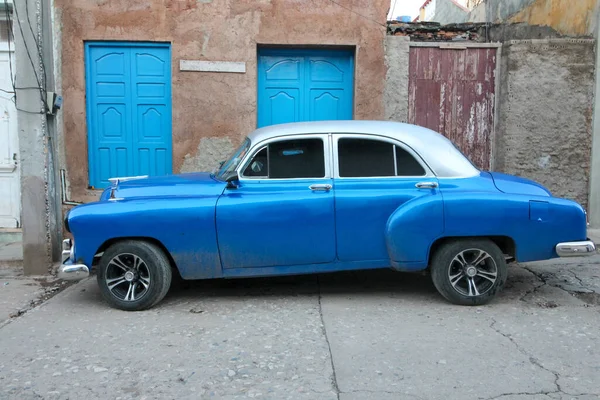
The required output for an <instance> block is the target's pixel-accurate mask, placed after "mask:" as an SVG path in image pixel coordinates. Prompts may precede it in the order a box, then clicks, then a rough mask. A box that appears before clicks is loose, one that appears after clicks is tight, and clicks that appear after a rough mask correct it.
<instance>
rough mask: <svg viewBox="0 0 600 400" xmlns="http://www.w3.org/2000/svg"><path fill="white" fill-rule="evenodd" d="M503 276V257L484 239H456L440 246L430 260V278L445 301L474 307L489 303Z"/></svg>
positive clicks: (501, 283) (500, 285)
mask: <svg viewBox="0 0 600 400" xmlns="http://www.w3.org/2000/svg"><path fill="white" fill-rule="evenodd" d="M506 277H507V266H506V260H505V258H504V254H503V253H502V251H501V250H500V248H498V246H497V245H496V244H495V243H494V242H492V241H490V240H487V239H459V240H453V241H451V242H447V243H444V244H442V245H441V246H440V247H439V248H438V249H437V250H436V252H435V254H433V257H432V260H431V278H432V280H433V284H434V285H435V287H436V289H437V290H438V292H440V294H441V295H442V296H444V297H445V298H446V300H448V301H450V302H451V303H454V304H458V305H470V306H478V305H482V304H485V303H487V302H489V301H490V300H492V299H493V298H494V297H495V296H496V294H497V293H498V292H499V291H500V290H501V289H502V287H503V286H504V283H505V282H506Z"/></svg>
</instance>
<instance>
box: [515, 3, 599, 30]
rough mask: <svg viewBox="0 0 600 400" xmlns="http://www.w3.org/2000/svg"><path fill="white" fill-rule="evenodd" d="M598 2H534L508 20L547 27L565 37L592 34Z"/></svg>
mask: <svg viewBox="0 0 600 400" xmlns="http://www.w3.org/2000/svg"><path fill="white" fill-rule="evenodd" d="M597 2H598V0H577V1H573V0H536V1H535V2H534V3H533V4H531V5H530V6H529V7H525V8H523V9H522V10H520V11H519V12H517V13H516V14H514V15H513V16H511V17H510V18H509V19H508V22H526V23H528V24H530V25H548V26H551V27H552V28H554V29H556V30H557V31H558V32H560V33H563V34H566V35H589V36H592V35H593V34H594V30H595V26H596V14H595V12H594V11H595V9H596V4H597Z"/></svg>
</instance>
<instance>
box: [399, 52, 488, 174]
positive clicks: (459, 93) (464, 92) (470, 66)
mask: <svg viewBox="0 0 600 400" xmlns="http://www.w3.org/2000/svg"><path fill="white" fill-rule="evenodd" d="M496 53H497V49H496V48H472V47H468V48H464V47H463V48H456V49H455V48H439V47H411V49H410V67H409V73H410V82H409V97H408V98H409V108H408V110H409V111H408V121H409V122H410V123H411V124H416V125H421V126H424V127H427V128H429V129H433V130H435V131H437V132H440V133H441V134H443V135H444V136H446V137H447V138H449V139H450V140H452V141H453V142H454V143H455V144H456V145H457V146H458V147H459V148H460V149H461V150H462V152H463V153H464V154H466V155H467V156H468V157H469V158H470V159H471V161H472V162H473V163H474V164H475V165H477V167H479V168H481V169H485V170H487V169H490V168H491V151H492V142H491V141H492V132H493V127H494V98H495V77H496Z"/></svg>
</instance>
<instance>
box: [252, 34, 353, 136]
mask: <svg viewBox="0 0 600 400" xmlns="http://www.w3.org/2000/svg"><path fill="white" fill-rule="evenodd" d="M286 51H289V52H294V53H295V54H296V55H298V56H308V55H310V54H314V53H315V52H323V53H324V54H326V53H329V54H331V55H335V54H343V53H346V54H348V55H351V66H350V68H351V70H352V85H351V88H352V93H351V96H352V97H351V99H350V104H351V105H352V110H351V112H352V119H354V118H355V116H356V58H357V55H358V47H357V46H356V45H330V46H328V45H282V44H267V43H259V44H257V47H256V124H255V125H256V128H258V127H259V126H258V113H259V110H260V57H261V56H262V55H281V54H282V53H284V52H286Z"/></svg>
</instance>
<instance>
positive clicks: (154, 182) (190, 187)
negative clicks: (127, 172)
mask: <svg viewBox="0 0 600 400" xmlns="http://www.w3.org/2000/svg"><path fill="white" fill-rule="evenodd" d="M225 185H226V183H225V182H222V181H219V180H217V179H215V178H214V176H213V175H212V174H209V173H208V172H195V173H189V174H178V175H167V176H154V177H149V178H139V179H138V178H136V179H132V180H126V181H123V182H119V184H118V186H117V189H116V190H115V192H114V197H115V198H118V199H132V198H148V197H160V198H165V197H203V196H215V195H219V194H221V193H222V192H223V188H224V187H225ZM110 194H111V188H107V189H106V190H105V191H104V192H103V193H102V195H101V197H100V201H106V200H108V199H109V197H110Z"/></svg>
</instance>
